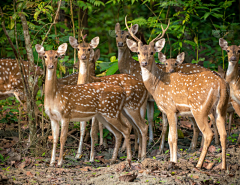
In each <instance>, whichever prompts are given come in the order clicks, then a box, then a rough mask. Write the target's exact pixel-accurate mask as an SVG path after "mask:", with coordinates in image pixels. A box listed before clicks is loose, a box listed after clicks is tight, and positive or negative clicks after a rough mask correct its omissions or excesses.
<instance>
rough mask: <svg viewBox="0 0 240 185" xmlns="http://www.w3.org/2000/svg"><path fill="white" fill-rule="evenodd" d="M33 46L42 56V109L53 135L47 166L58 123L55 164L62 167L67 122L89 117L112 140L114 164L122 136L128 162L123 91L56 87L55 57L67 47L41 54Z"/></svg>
mask: <svg viewBox="0 0 240 185" xmlns="http://www.w3.org/2000/svg"><path fill="white" fill-rule="evenodd" d="M35 47H36V51H37V52H38V54H39V56H44V58H45V64H46V79H45V97H44V109H45V112H46V114H47V115H48V116H49V118H50V120H51V127H52V135H53V150H52V157H51V162H50V165H51V166H53V165H54V162H55V155H56V147H57V143H58V137H59V122H61V137H60V156H59V159H58V165H62V163H63V151H64V145H65V142H66V138H67V133H68V125H69V121H88V120H89V119H91V118H92V117H96V118H97V119H98V120H100V121H101V122H102V123H103V124H104V125H105V126H106V127H107V128H108V129H109V130H110V131H111V132H112V133H113V134H114V136H115V138H116V141H115V148H114V152H113V156H112V159H111V160H112V161H115V160H116V158H117V152H118V149H119V147H120V144H121V139H122V135H123V136H124V138H125V139H126V143H127V158H128V159H130V160H131V147H130V143H129V140H130V129H129V128H128V126H127V125H126V124H125V123H124V122H123V121H122V118H121V115H122V114H121V112H124V110H123V104H124V102H125V100H126V95H125V92H124V90H123V88H121V87H119V86H115V85H111V84H106V83H101V82H97V83H89V84H81V85H62V84H59V83H58V82H57V75H56V68H57V62H58V57H61V56H62V55H64V54H65V52H66V50H67V44H66V43H64V44H62V45H60V46H59V47H58V49H57V51H54V50H50V51H45V50H44V47H43V46H41V45H38V44H37V45H36V46H35Z"/></svg>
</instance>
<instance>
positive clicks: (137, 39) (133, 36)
mask: <svg viewBox="0 0 240 185" xmlns="http://www.w3.org/2000/svg"><path fill="white" fill-rule="evenodd" d="M125 25H126V27H127V29H128V31H129V33H130V35H131V36H132V38H134V39H135V40H136V41H138V42H142V41H141V40H140V39H139V38H137V37H136V36H135V35H134V34H133V33H132V31H131V29H130V28H129V27H128V25H127V15H126V17H125ZM131 28H132V24H131Z"/></svg>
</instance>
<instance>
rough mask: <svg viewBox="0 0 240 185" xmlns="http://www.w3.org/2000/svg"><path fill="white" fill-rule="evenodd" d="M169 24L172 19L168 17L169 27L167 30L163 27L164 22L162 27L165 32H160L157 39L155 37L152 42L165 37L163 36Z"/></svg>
mask: <svg viewBox="0 0 240 185" xmlns="http://www.w3.org/2000/svg"><path fill="white" fill-rule="evenodd" d="M169 25H170V19H168V25H167V28H166V29H165V30H164V29H163V26H162V24H161V28H162V30H163V32H162V33H160V34H159V35H158V36H157V37H156V38H155V39H153V40H152V41H151V42H154V41H157V40H159V39H161V38H163V36H164V34H165V32H166V31H167V29H168V27H169ZM160 36H161V37H160Z"/></svg>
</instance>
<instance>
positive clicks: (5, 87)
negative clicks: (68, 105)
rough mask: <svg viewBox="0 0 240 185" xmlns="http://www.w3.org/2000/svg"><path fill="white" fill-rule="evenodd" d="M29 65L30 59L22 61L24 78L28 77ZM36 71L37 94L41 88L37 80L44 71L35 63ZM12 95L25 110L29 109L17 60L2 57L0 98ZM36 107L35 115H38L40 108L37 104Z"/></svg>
mask: <svg viewBox="0 0 240 185" xmlns="http://www.w3.org/2000/svg"><path fill="white" fill-rule="evenodd" d="M28 65H29V63H28V61H22V67H23V71H24V78H26V79H28V75H29V71H28ZM35 73H36V78H35V83H36V85H35V92H34V95H35V96H36V95H37V92H38V90H39V87H38V85H37V80H38V77H39V76H41V75H43V71H42V70H41V69H40V68H39V67H38V66H36V65H35ZM11 96H15V97H16V99H17V100H18V101H19V102H20V104H21V105H22V106H23V108H24V110H27V105H26V103H24V101H25V100H26V95H25V94H24V88H23V83H22V79H21V74H20V71H19V66H18V63H17V61H16V60H15V59H10V58H8V59H0V99H5V98H7V97H11ZM35 96H34V97H35ZM35 107H36V108H35V115H37V114H38V113H39V110H38V108H37V106H36V105H35Z"/></svg>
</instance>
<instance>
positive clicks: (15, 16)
mask: <svg viewBox="0 0 240 185" xmlns="http://www.w3.org/2000/svg"><path fill="white" fill-rule="evenodd" d="M17 18H18V13H17V12H16V13H14V14H13V15H12V19H13V20H16V19H17Z"/></svg>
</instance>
